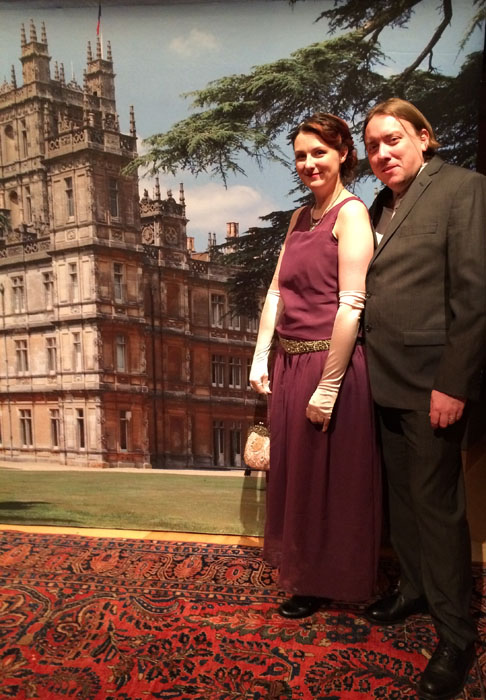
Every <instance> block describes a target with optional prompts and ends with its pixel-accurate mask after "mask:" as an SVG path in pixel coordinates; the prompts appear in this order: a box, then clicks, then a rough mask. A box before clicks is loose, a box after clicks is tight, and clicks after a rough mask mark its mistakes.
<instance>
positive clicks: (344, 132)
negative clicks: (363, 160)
mask: <svg viewBox="0 0 486 700" xmlns="http://www.w3.org/2000/svg"><path fill="white" fill-rule="evenodd" d="M302 132H311V133H314V134H317V136H319V137H320V138H321V139H322V140H323V141H324V142H325V143H327V145H328V146H330V147H331V148H334V150H335V151H339V152H340V153H341V151H343V150H344V149H345V148H347V149H348V152H347V155H346V158H345V160H344V161H343V162H342V163H341V167H340V175H341V180H342V182H343V183H344V184H346V183H348V182H351V180H352V179H353V175H354V170H355V168H356V165H357V163H358V156H357V154H356V148H355V147H354V141H353V137H352V136H351V132H350V130H349V126H348V125H347V124H346V122H345V121H344V119H341V117H336V116H335V115H334V114H328V113H327V112H316V113H315V114H312V115H311V116H310V117H307V118H306V119H304V121H302V122H301V123H300V124H299V125H298V126H296V127H295V129H293V130H292V131H291V132H290V134H289V141H290V142H291V143H292V146H293V145H294V143H295V139H296V138H297V136H298V135H299V134H301V133H302Z"/></svg>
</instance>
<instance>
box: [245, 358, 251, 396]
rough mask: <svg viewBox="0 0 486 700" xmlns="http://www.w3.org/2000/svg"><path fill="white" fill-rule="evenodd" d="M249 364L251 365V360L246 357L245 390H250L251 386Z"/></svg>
mask: <svg viewBox="0 0 486 700" xmlns="http://www.w3.org/2000/svg"><path fill="white" fill-rule="evenodd" d="M251 364H252V358H251V357H247V358H246V388H247V389H251V384H250V372H251Z"/></svg>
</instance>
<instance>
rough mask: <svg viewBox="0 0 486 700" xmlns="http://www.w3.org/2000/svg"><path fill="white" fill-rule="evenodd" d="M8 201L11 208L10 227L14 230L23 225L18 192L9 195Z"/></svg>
mask: <svg viewBox="0 0 486 700" xmlns="http://www.w3.org/2000/svg"><path fill="white" fill-rule="evenodd" d="M8 199H9V207H10V226H11V227H12V229H16V228H18V227H19V226H20V224H21V223H22V216H21V211H20V203H19V196H18V194H17V192H15V191H12V192H10V193H9V196H8Z"/></svg>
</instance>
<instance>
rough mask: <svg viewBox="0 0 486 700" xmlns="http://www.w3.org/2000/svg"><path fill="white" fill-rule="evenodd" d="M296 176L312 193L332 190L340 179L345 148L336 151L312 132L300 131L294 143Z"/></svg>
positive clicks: (345, 153) (345, 152)
mask: <svg viewBox="0 0 486 700" xmlns="http://www.w3.org/2000/svg"><path fill="white" fill-rule="evenodd" d="M294 153H295V168H296V170H297V174H298V176H299V177H300V179H301V180H302V182H303V183H304V185H306V186H307V187H309V189H310V190H312V191H313V192H319V191H320V190H327V189H332V188H333V187H334V186H335V185H336V182H337V180H338V179H340V168H341V163H343V162H344V161H345V160H346V156H347V153H348V151H347V148H344V149H343V150H342V151H337V150H336V149H335V148H332V147H331V146H329V145H328V144H327V143H326V142H325V141H324V140H323V139H321V137H320V136H318V135H317V134H315V133H314V132H313V131H302V132H301V133H300V134H297V138H296V139H295V141H294Z"/></svg>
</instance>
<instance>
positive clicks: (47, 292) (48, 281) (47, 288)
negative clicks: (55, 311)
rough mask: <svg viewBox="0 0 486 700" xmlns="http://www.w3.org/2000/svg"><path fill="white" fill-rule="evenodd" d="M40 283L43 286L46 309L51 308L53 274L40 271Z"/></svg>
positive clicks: (52, 302) (52, 301)
mask: <svg viewBox="0 0 486 700" xmlns="http://www.w3.org/2000/svg"><path fill="white" fill-rule="evenodd" d="M42 284H43V286H44V303H45V306H46V309H52V307H53V304H54V275H53V273H52V272H43V273H42Z"/></svg>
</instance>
